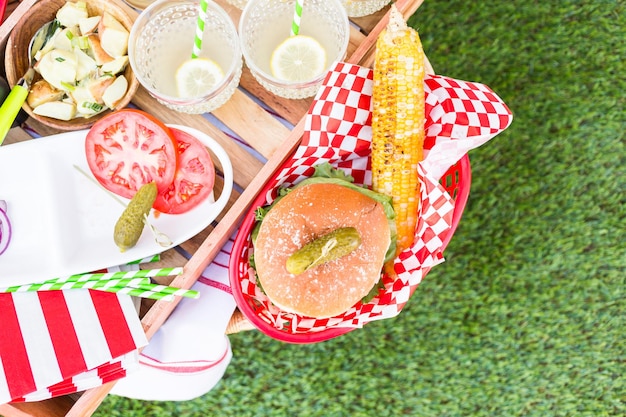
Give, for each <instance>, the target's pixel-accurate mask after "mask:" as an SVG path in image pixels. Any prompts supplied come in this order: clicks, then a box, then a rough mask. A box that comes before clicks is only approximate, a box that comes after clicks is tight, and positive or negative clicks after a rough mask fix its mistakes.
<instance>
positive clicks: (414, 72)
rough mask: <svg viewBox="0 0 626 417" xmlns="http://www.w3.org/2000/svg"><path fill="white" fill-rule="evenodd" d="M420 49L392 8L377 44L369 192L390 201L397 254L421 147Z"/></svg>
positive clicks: (413, 219)
mask: <svg viewBox="0 0 626 417" xmlns="http://www.w3.org/2000/svg"><path fill="white" fill-rule="evenodd" d="M424 59H425V58H424V51H423V49H422V44H421V41H420V38H419V35H418V33H417V32H416V31H415V30H414V29H412V28H409V27H408V26H407V24H406V22H405V21H404V18H403V17H402V15H401V14H400V12H399V11H398V10H397V9H396V7H395V5H394V6H392V7H391V11H390V18H389V24H388V25H387V27H386V28H385V30H383V32H381V34H380V36H379V38H378V40H377V42H376V55H375V62H374V86H373V95H372V100H373V107H372V111H373V114H372V136H373V137H372V188H373V189H374V191H377V192H380V193H383V194H387V195H389V196H391V197H392V198H393V206H394V210H395V212H396V226H397V229H398V230H397V232H398V252H400V251H402V250H404V249H406V248H408V247H409V246H411V244H412V243H413V239H414V236H415V226H416V223H417V209H418V204H419V183H418V178H417V165H418V163H419V162H420V161H421V160H422V158H423V148H424V136H425V131H424V105H425V104H424V100H425V98H424V71H425V70H424Z"/></svg>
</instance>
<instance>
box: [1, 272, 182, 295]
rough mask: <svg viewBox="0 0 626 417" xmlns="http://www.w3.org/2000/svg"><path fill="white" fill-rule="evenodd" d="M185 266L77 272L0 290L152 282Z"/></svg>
mask: <svg viewBox="0 0 626 417" xmlns="http://www.w3.org/2000/svg"><path fill="white" fill-rule="evenodd" d="M182 272H183V268H181V267H176V268H158V269H140V270H137V271H119V272H102V273H94V274H76V275H70V276H67V277H62V278H53V279H49V280H47V281H44V282H41V283H36V284H24V285H14V286H12V287H7V288H4V289H0V292H25V291H47V290H53V289H64V290H70V289H75V288H92V287H93V286H94V285H96V283H98V282H101V283H102V284H97V285H98V286H99V287H103V286H107V285H108V286H116V285H117V286H120V284H116V282H122V283H123V282H126V281H124V280H130V279H137V278H140V279H143V282H146V283H150V277H157V276H170V275H180V274H182Z"/></svg>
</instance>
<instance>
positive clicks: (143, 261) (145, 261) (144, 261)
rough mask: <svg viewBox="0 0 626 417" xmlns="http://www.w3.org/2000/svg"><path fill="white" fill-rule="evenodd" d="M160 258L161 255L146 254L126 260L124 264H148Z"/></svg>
mask: <svg viewBox="0 0 626 417" xmlns="http://www.w3.org/2000/svg"><path fill="white" fill-rule="evenodd" d="M160 260H161V255H160V254H158V253H157V254H156V255H152V256H147V257H145V258H141V259H137V260H136V261H132V262H128V263H127V264H126V265H138V264H148V263H152V262H159V261H160Z"/></svg>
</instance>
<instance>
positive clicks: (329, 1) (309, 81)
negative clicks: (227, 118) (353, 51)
mask: <svg viewBox="0 0 626 417" xmlns="http://www.w3.org/2000/svg"><path fill="white" fill-rule="evenodd" d="M342 1H343V0H305V1H304V3H303V10H302V16H301V20H300V25H299V32H298V34H297V36H293V35H292V34H291V27H292V22H293V20H294V10H295V7H296V1H295V0H249V1H248V3H247V4H246V6H245V7H244V9H243V12H242V13H241V18H240V19H239V38H240V40H241V50H242V53H243V56H244V58H245V62H246V65H247V66H248V68H249V69H250V72H251V73H252V75H253V76H254V78H255V79H256V80H257V81H258V82H259V83H260V84H261V85H262V86H263V87H264V88H265V89H267V90H268V91H270V92H272V93H274V94H276V95H277V96H280V97H284V98H292V99H299V98H306V97H311V96H314V95H315V94H316V93H317V90H318V89H319V87H320V85H321V83H322V81H323V80H324V77H325V76H326V73H327V72H328V70H329V69H330V68H331V67H332V66H333V65H334V63H335V62H336V61H340V60H342V59H344V58H345V56H346V51H347V48H348V43H349V40H350V23H349V20H348V15H347V13H346V10H345V8H344V6H343V4H342Z"/></svg>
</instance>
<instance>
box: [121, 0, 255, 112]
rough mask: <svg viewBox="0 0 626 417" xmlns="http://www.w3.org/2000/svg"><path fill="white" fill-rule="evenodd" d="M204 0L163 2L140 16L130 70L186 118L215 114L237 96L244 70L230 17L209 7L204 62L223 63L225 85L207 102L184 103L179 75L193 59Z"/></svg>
mask: <svg viewBox="0 0 626 417" xmlns="http://www.w3.org/2000/svg"><path fill="white" fill-rule="evenodd" d="M199 13H200V2H199V0H158V1H156V2H154V3H152V4H151V5H150V6H148V7H147V8H146V9H145V10H144V11H143V12H141V13H140V14H139V16H138V17H137V20H136V21H135V24H134V25H133V27H132V29H131V32H130V37H129V41H128V56H129V60H130V65H131V67H132V69H133V71H134V73H135V75H136V77H137V80H138V81H139V83H140V84H141V85H142V86H143V87H144V88H145V89H146V90H147V91H148V92H149V93H150V95H152V96H153V97H154V98H156V99H157V100H158V101H159V102H160V103H162V104H164V105H165V106H167V107H169V108H170V109H172V110H176V111H179V112H182V113H191V114H200V113H207V112H211V111H213V110H215V109H217V108H218V107H220V106H222V105H223V104H225V103H226V102H227V101H228V100H229V99H230V98H231V97H232V95H233V94H234V92H235V90H236V88H237V86H238V85H239V80H240V78H241V70H242V66H243V61H242V56H241V49H240V46H239V37H238V35H237V28H236V27H235V25H234V23H233V21H232V20H231V18H230V16H229V15H228V14H227V13H226V12H225V11H224V10H223V9H222V8H221V7H220V6H219V5H218V4H216V3H215V2H213V1H209V2H208V6H207V17H206V20H205V25H204V31H203V32H202V48H201V50H200V54H199V55H198V58H207V59H210V60H212V61H214V62H215V63H217V64H218V65H219V66H220V67H221V69H222V71H223V73H224V76H223V77H222V79H221V81H219V82H217V84H216V85H215V86H214V87H213V88H212V90H211V91H209V92H208V93H207V94H206V95H203V96H201V97H193V98H189V97H180V95H179V93H178V90H177V86H176V73H177V71H178V69H179V68H180V67H181V65H182V64H183V63H184V62H186V61H188V60H190V59H191V57H192V51H193V45H194V39H195V36H196V27H197V25H198V23H197V20H198V15H199Z"/></svg>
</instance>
